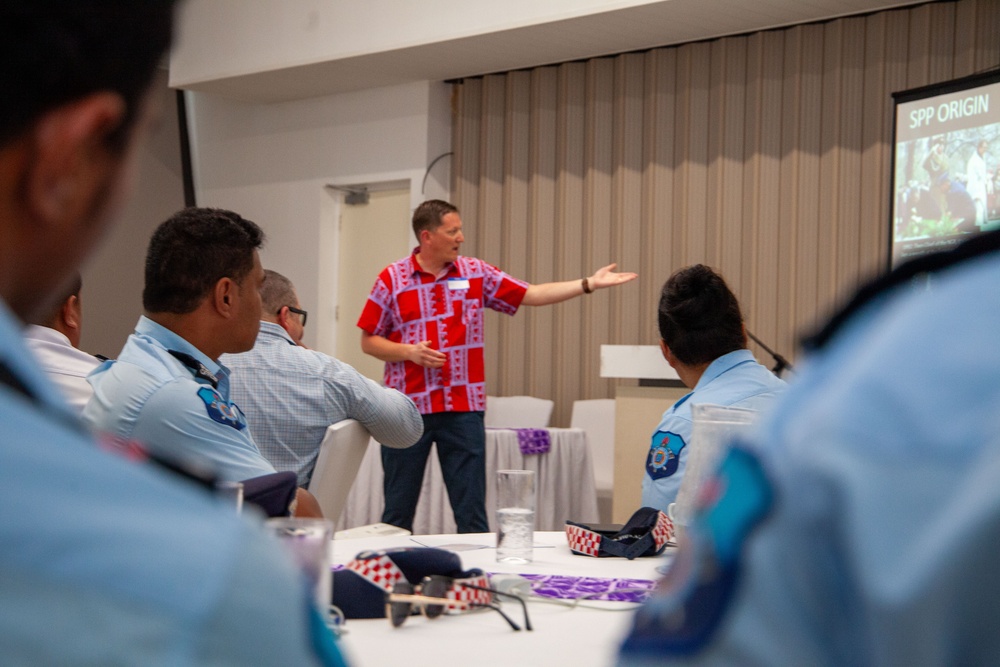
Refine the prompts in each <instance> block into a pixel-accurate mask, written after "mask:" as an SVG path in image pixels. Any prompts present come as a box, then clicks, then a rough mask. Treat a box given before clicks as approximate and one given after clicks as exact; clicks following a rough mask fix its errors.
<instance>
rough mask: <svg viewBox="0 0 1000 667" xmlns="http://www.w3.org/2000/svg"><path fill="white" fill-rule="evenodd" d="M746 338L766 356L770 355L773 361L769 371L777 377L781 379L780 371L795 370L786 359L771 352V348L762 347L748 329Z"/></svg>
mask: <svg viewBox="0 0 1000 667" xmlns="http://www.w3.org/2000/svg"><path fill="white" fill-rule="evenodd" d="M747 336H748V337H749V338H750V340H752V341H753V342H755V343H757V344H758V345H760V346H761V348H762V349H763V350H764V351H765V352H767V353H768V354H770V355H771V358H772V359H774V368H772V369H771V372H772V373H774V374H775V375H777V376H778V377H781V373H782V371H784V370H789V371H794V370H795V369H794V368H792V364H790V363H789V362H788V359H785V358H784V357H783V356H781V355H780V354H778V353H777V352H775V351H774V350H772V349H771V348H769V347H768V346H767V345H764V342H763V341H762V340H761V339H760V338H757V337H756V336H754V335H753V334H752V333H750V330H749V329H748V330H747Z"/></svg>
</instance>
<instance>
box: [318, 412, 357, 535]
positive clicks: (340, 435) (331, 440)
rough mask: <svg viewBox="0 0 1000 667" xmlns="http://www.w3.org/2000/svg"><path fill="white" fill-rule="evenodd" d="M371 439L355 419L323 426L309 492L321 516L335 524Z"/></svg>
mask: <svg viewBox="0 0 1000 667" xmlns="http://www.w3.org/2000/svg"><path fill="white" fill-rule="evenodd" d="M370 439H371V434H369V433H368V430H367V429H366V428H365V427H364V426H362V425H361V423H360V422H358V421H355V420H354V419H345V420H343V421H339V422H337V423H336V424H331V425H330V426H329V427H327V429H326V435H325V436H324V437H323V443H322V444H321V445H320V447H319V456H318V457H317V458H316V467H315V468H314V469H313V474H312V479H311V480H309V493H311V494H312V495H314V496H315V497H316V500H317V501H318V502H319V506H320V507H321V508H322V509H323V516H324V517H326V518H327V519H329V520H330V521H332V522H333V523H337V520H338V519H340V514H341V513H342V512H343V511H344V505H346V504H347V495H348V494H349V493H350V491H351V486H352V485H353V484H354V478H355V477H357V475H358V470H359V469H360V468H361V461H362V460H364V458H365V453H366V452H367V451H368V441H369V440H370Z"/></svg>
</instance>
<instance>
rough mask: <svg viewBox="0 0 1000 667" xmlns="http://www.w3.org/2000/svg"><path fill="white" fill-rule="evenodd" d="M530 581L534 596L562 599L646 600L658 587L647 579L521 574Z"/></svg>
mask: <svg viewBox="0 0 1000 667" xmlns="http://www.w3.org/2000/svg"><path fill="white" fill-rule="evenodd" d="M521 576H522V577H524V578H525V579H527V580H528V581H530V582H531V589H532V590H533V591H534V593H535V595H540V596H542V597H547V598H557V599H560V600H574V599H576V598H586V599H588V600H611V601H614V602H643V601H644V600H645V599H646V598H647V597H649V593H650V592H651V591H652V590H653V587H654V586H656V582H655V581H650V580H648V579H603V578H600V577H566V576H559V575H551V574H522V575H521Z"/></svg>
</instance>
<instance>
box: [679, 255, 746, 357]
mask: <svg viewBox="0 0 1000 667" xmlns="http://www.w3.org/2000/svg"><path fill="white" fill-rule="evenodd" d="M659 324H660V338H662V339H663V342H665V343H666V344H667V347H669V348H670V351H671V352H672V353H673V355H674V356H675V357H677V359H678V360H679V361H680V362H682V363H684V364H688V365H698V364H704V363H710V362H712V361H715V360H716V359H718V358H719V357H721V356H722V355H724V354H727V353H729V352H732V351H733V350H740V349H743V348H745V347H746V346H747V341H746V335H745V334H744V332H743V314H742V313H741V312H740V304H739V301H737V300H736V295H735V294H733V292H732V290H730V289H729V286H728V285H726V281H725V280H723V278H722V276H720V275H719V274H718V273H716V272H715V271H713V270H712V269H711V268H709V267H707V266H705V265H704V264H696V265H694V266H689V267H687V268H685V269H681V270H680V271H677V272H676V273H674V275H672V276H670V278H669V279H667V282H665V283H664V284H663V290H662V291H661V292H660V308H659Z"/></svg>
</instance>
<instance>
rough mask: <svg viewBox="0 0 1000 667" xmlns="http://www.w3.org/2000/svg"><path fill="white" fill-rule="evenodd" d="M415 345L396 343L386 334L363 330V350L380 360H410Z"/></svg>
mask: <svg viewBox="0 0 1000 667" xmlns="http://www.w3.org/2000/svg"><path fill="white" fill-rule="evenodd" d="M412 347H413V346H412V345H407V344H405V343H395V342H393V341H391V340H389V339H388V338H385V337H384V336H375V335H373V334H370V333H368V332H366V331H363V332H361V351H362V352H364V353H365V354H367V355H370V356H372V357H375V358H376V359H378V360H380V361H408V360H409V358H410V354H411V352H410V350H411V348H412Z"/></svg>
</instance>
